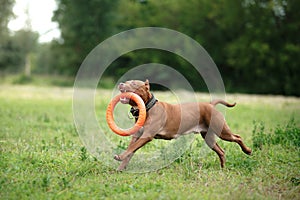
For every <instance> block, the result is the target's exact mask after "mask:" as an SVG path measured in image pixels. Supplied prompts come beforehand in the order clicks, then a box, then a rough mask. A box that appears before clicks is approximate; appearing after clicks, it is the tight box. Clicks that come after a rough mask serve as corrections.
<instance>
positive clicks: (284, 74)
mask: <svg viewBox="0 0 300 200" xmlns="http://www.w3.org/2000/svg"><path fill="white" fill-rule="evenodd" d="M13 2H14V1H12V0H3V2H2V4H1V5H2V6H1V12H0V14H1V17H0V24H1V30H0V31H1V32H3V36H2V35H1V34H2V33H1V34H0V36H1V37H0V48H1V49H0V70H1V72H3V71H5V72H6V71H9V72H20V71H21V69H22V67H23V65H24V62H25V61H24V60H25V57H26V53H25V52H27V53H28V52H30V53H33V54H34V56H33V58H34V59H33V67H32V71H33V72H34V73H40V74H49V73H50V74H55V75H56V74H60V75H71V76H74V75H75V74H76V72H77V71H78V69H79V67H80V65H81V63H82V61H83V60H84V58H85V57H86V56H87V55H88V53H89V52H90V51H91V50H92V49H93V48H94V47H96V46H97V45H98V44H99V43H101V42H102V41H103V40H105V39H106V38H108V37H110V36H112V35H114V34H117V33H119V32H121V31H126V30H128V29H132V28H137V27H145V26H156V27H166V28H170V29H174V30H176V31H179V32H182V33H184V34H186V35H188V36H190V37H191V38H193V39H195V40H196V41H198V42H199V43H200V44H201V45H202V46H203V47H204V48H205V49H206V50H207V51H208V53H209V54H210V55H211V57H212V59H213V60H214V61H215V63H216V64H217V66H218V68H219V70H220V72H221V75H222V77H223V80H224V83H225V86H226V90H227V91H229V92H247V93H269V94H283V95H296V96H300V93H299V89H298V88H299V87H298V86H299V81H298V74H300V71H299V70H300V68H299V63H300V57H299V54H300V40H299V37H298V32H299V27H300V21H299V18H300V12H299V10H300V4H299V3H298V1H297V0H289V1H286V0H266V1H259V0H243V1H239V0H220V1H207V0H190V1H181V0H164V1H161V0H147V1H135V0H132V1H128V0H123V1H119V0H116V1H111V0H90V1H82V0H78V1H70V0H57V6H58V7H57V10H56V11H55V12H54V17H53V21H55V22H58V24H59V28H60V30H61V35H62V38H60V39H57V40H55V41H52V42H51V43H49V44H41V45H40V46H38V47H37V48H36V46H35V45H36V43H34V41H35V40H32V39H36V35H35V33H32V32H31V33H26V32H24V31H25V30H22V31H21V32H19V33H18V32H17V33H15V34H14V35H13V36H9V35H8V32H7V22H8V20H9V19H10V16H11V14H12V11H11V9H12V5H13ZM2 26H3V27H2ZM2 30H3V31H2ZM4 32H5V34H4ZM32 36H34V37H32ZM26 38H27V39H26ZM170 40H171V38H170ZM30 43H31V44H32V46H31V45H28V44H30ZM31 47H32V48H31ZM26 49H27V50H26ZM34 50H37V51H34ZM145 63H162V64H165V65H168V66H170V67H173V68H175V69H176V70H178V71H179V72H180V73H182V74H183V75H184V76H185V77H186V78H187V79H188V81H189V82H190V83H191V85H192V86H193V88H194V89H196V90H199V91H206V86H205V84H204V83H203V82H201V80H202V78H201V75H199V74H198V73H197V72H196V71H195V70H194V69H193V67H192V66H191V65H190V64H189V63H187V62H186V61H185V60H184V59H182V58H180V57H179V56H176V55H173V54H171V53H168V52H163V51H155V50H149V49H147V50H141V51H134V52H131V53H128V54H126V55H123V56H121V57H120V58H119V59H117V60H116V61H115V62H114V63H112V65H111V66H110V67H109V68H108V70H107V71H106V72H105V76H106V77H108V78H110V79H113V80H114V81H116V80H118V79H119V78H120V76H122V75H123V74H124V73H125V72H127V71H128V70H129V69H132V68H133V67H135V66H137V65H140V64H145ZM151 73H153V71H152V72H151V71H150V72H149V74H151ZM159 76H160V78H161V79H164V80H165V79H166V78H165V77H166V76H167V73H159Z"/></svg>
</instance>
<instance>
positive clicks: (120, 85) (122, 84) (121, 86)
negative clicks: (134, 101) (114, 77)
mask: <svg viewBox="0 0 300 200" xmlns="http://www.w3.org/2000/svg"><path fill="white" fill-rule="evenodd" d="M118 88H119V90H121V91H122V90H124V88H125V83H120V84H119V86H118Z"/></svg>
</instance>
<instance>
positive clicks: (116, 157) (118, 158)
mask: <svg viewBox="0 0 300 200" xmlns="http://www.w3.org/2000/svg"><path fill="white" fill-rule="evenodd" d="M114 159H115V160H117V161H122V159H121V157H120V156H119V155H115V156H114Z"/></svg>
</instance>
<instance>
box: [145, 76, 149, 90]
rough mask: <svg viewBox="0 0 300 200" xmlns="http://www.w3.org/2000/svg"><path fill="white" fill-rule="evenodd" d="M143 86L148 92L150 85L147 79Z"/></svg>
mask: <svg viewBox="0 0 300 200" xmlns="http://www.w3.org/2000/svg"><path fill="white" fill-rule="evenodd" d="M145 86H146V88H147V89H148V90H150V84H149V80H148V79H146V81H145Z"/></svg>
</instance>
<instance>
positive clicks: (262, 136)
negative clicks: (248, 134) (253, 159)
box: [252, 117, 300, 150]
mask: <svg viewBox="0 0 300 200" xmlns="http://www.w3.org/2000/svg"><path fill="white" fill-rule="evenodd" d="M252 141H253V147H254V149H260V150H261V149H262V148H263V146H264V145H276V144H281V145H284V146H288V147H296V148H300V128H299V127H297V125H296V123H295V120H294V118H293V117H292V118H291V119H290V121H289V122H288V124H287V125H286V126H285V127H281V126H277V127H276V129H275V130H274V131H273V133H272V132H270V133H266V131H265V126H264V124H263V123H262V122H261V123H259V124H257V123H254V129H253V137H252Z"/></svg>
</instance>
